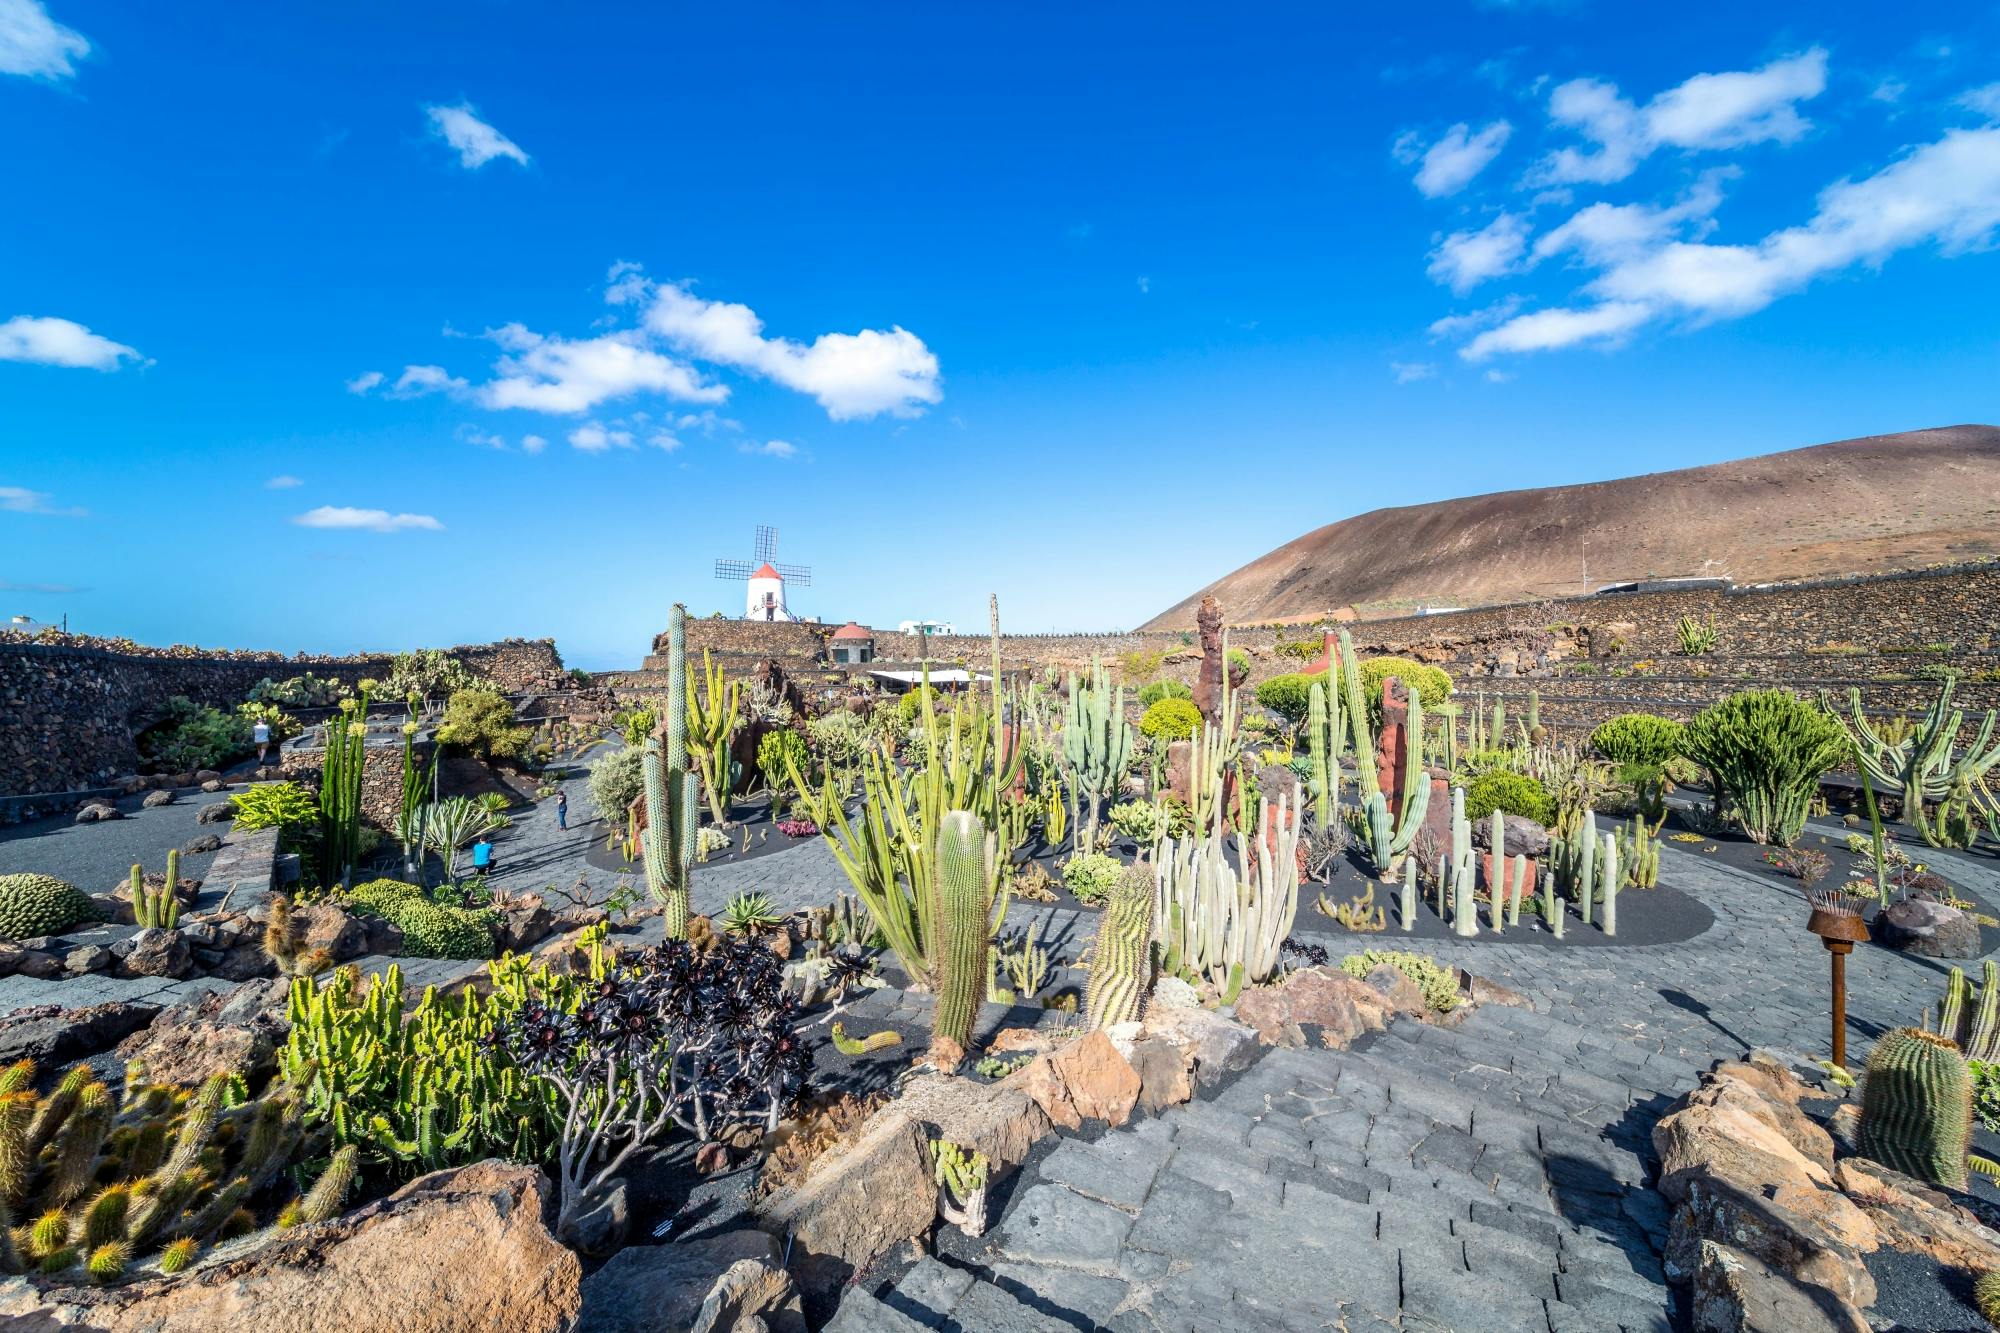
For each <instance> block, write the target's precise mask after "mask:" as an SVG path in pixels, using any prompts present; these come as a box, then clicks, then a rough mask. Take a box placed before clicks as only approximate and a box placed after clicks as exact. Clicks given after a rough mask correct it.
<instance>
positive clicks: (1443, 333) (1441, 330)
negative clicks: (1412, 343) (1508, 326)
mask: <svg viewBox="0 0 2000 1333" xmlns="http://www.w3.org/2000/svg"><path fill="white" fill-rule="evenodd" d="M1520 308H1521V298H1520V297H1518V296H1510V297H1508V298H1506V299H1505V300H1503V301H1496V302H1494V303H1493V304H1492V305H1490V306H1487V307H1486V308H1485V309H1483V310H1472V311H1468V312H1467V313H1465V314H1463V315H1446V316H1445V317H1444V318H1443V319H1434V320H1432V321H1431V324H1430V327H1429V328H1428V329H1427V330H1425V332H1427V333H1429V334H1430V335H1431V337H1433V338H1463V337H1465V336H1466V335H1467V334H1470V333H1477V332H1479V330H1481V329H1490V328H1492V327H1493V326H1494V325H1495V324H1500V323H1504V322H1506V321H1507V320H1508V319H1510V318H1512V316H1513V314H1514V312H1515V311H1516V310H1519V309H1520Z"/></svg>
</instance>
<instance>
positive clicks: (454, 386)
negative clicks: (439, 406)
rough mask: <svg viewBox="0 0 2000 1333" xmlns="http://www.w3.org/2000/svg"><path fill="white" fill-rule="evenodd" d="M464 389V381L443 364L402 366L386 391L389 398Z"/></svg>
mask: <svg viewBox="0 0 2000 1333" xmlns="http://www.w3.org/2000/svg"><path fill="white" fill-rule="evenodd" d="M364 378H365V377H364ZM465 389H466V383H465V381H464V380H462V379H459V378H458V377H457V376H455V375H452V374H451V373H449V372H448V371H446V370H445V368H444V367H443V366H404V367H403V373H402V374H401V375H399V376H397V377H396V382H395V383H394V384H393V385H391V386H389V390H388V393H389V396H390V397H391V398H422V397H424V396H425V395H426V394H433V393H450V394H458V393H464V392H465Z"/></svg>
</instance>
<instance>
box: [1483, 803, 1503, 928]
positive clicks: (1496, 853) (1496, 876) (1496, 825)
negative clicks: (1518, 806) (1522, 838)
mask: <svg viewBox="0 0 2000 1333" xmlns="http://www.w3.org/2000/svg"><path fill="white" fill-rule="evenodd" d="M1486 837H1487V844H1486V845H1487V849H1488V850H1487V861H1486V864H1487V865H1488V866H1490V867H1491V868H1492V874H1491V875H1490V876H1488V879H1487V885H1486V895H1487V897H1488V898H1490V899H1491V900H1492V901H1491V904H1490V905H1491V907H1492V912H1491V915H1492V918H1493V933H1494V934H1496V935H1497V934H1500V933H1501V932H1502V931H1504V930H1505V929H1506V927H1507V890H1508V884H1507V816H1506V814H1505V812H1503V811H1502V810H1501V809H1500V807H1499V806H1497V805H1496V806H1494V807H1493V817H1492V820H1491V823H1490V826H1489V827H1488V829H1487V833H1486Z"/></svg>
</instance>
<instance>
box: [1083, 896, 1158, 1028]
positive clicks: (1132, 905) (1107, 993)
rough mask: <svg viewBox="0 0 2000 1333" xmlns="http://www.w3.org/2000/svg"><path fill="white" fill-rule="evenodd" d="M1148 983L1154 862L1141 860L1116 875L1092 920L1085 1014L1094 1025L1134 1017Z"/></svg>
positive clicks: (1142, 1003)
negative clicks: (1094, 924) (1093, 937)
mask: <svg viewBox="0 0 2000 1333" xmlns="http://www.w3.org/2000/svg"><path fill="white" fill-rule="evenodd" d="M1152 985H1153V868H1152V867H1151V866H1150V865H1148V864H1147V863H1146V862H1144V861H1139V862H1135V863H1134V864H1132V865H1130V866H1127V867H1126V869H1125V873H1124V874H1122V875H1120V876H1119V877H1118V882H1117V884H1115V885H1114V886H1113V887H1112V890H1111V895H1110V897H1109V898H1108V899H1107V900H1106V902H1105V904H1104V912H1103V914H1102V915H1101V916H1100V917H1099V918H1098V921H1097V942H1096V943H1095V944H1094V945H1092V946H1091V950H1090V987H1089V989H1088V991H1087V992H1086V993H1085V995H1084V1014H1085V1016H1086V1018H1087V1019H1088V1020H1089V1023H1090V1026H1091V1027H1093V1028H1101V1027H1108V1026H1110V1025H1111V1024H1113V1023H1129V1022H1132V1021H1133V1020H1135V1019H1137V1018H1138V1017H1139V1015H1140V1013H1141V1011H1142V1009H1143V1007H1144V1005H1145V1000H1146V993H1147V992H1148V991H1149V990H1151V989H1152Z"/></svg>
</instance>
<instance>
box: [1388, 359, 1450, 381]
mask: <svg viewBox="0 0 2000 1333" xmlns="http://www.w3.org/2000/svg"><path fill="white" fill-rule="evenodd" d="M1389 371H1390V373H1391V374H1393V375H1394V376H1395V377H1396V383H1398V384H1415V383H1417V382H1418V381H1419V380H1434V379H1436V378H1437V373H1438V368H1437V364H1436V363H1435V362H1432V361H1391V362H1390V363H1389Z"/></svg>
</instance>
